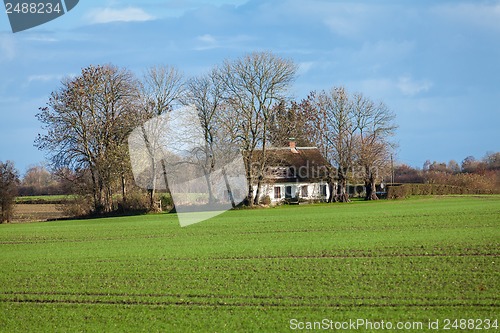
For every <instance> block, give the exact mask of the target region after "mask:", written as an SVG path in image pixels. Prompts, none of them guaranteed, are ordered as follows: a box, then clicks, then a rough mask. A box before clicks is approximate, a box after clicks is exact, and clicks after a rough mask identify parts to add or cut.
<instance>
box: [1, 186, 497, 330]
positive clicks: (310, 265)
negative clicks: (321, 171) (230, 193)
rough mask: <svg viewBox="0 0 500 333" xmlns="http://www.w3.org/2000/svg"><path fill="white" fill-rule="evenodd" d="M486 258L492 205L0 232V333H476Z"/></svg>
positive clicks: (490, 309)
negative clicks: (447, 331)
mask: <svg viewBox="0 0 500 333" xmlns="http://www.w3.org/2000/svg"><path fill="white" fill-rule="evenodd" d="M499 255H500V196H476V197H435V198H414V199H410V200H405V201H378V202H355V203H351V204H331V205H326V204H322V205H304V206H283V207H278V208H270V209H255V210H238V211H230V212H226V213H225V214H222V215H220V216H218V217H216V218H214V219H211V220H209V221H205V222H202V223H199V224H196V225H192V226H189V227H186V228H181V227H179V225H178V222H177V220H176V217H175V215H174V214H162V215H146V216H136V217H120V218H105V219H95V220H78V221H58V222H41V223H30V224H12V225H0V330H1V331H2V332H45V331H47V332H68V331H81V332H112V331H116V332H138V331H144V332H156V331H159V332H289V331H292V329H291V323H292V324H293V325H296V326H293V328H298V327H299V326H298V325H299V324H300V325H302V324H304V325H306V324H307V322H314V321H322V320H323V319H329V320H332V321H334V322H346V321H349V320H353V321H355V320H358V319H360V320H361V319H366V320H367V321H369V322H370V323H372V325H373V324H374V323H375V324H376V323H377V322H378V323H379V324H380V322H381V321H384V322H385V323H387V322H391V323H394V325H396V323H397V322H410V323H411V322H415V323H417V324H418V323H419V322H422V323H423V330H416V329H415V330H413V331H420V332H422V331H429V330H428V329H427V326H428V322H429V320H432V321H434V322H435V321H436V320H437V319H439V320H440V322H439V325H440V328H444V326H443V325H444V324H445V320H446V319H475V320H478V321H476V322H474V323H475V324H474V325H476V326H477V327H479V326H482V328H485V327H484V326H485V323H486V321H485V320H486V319H490V320H494V319H498V320H500V313H499V312H500V311H499V309H500V295H499V287H500V269H499V263H500V258H499ZM481 320H482V321H481ZM462 323H463V322H462ZM452 324H453V321H452V322H450V326H449V327H450V328H451V330H452V331H455V332H458V331H467V330H463V329H460V327H459V325H460V322H459V321H458V322H456V323H455V324H456V326H457V330H455V329H453V328H452V326H451V325H452ZM416 327H418V326H416ZM462 328H463V327H462ZM308 331H311V330H308ZM338 331H349V330H338ZM353 331H357V332H367V331H373V332H380V331H381V330H380V329H379V330H376V329H375V328H373V329H372V330H370V329H367V328H366V327H361V328H359V330H353ZM382 331H383V330H382ZM407 331H409V330H407ZM471 331H472V330H471ZM483 331H498V330H494V329H490V330H484V329H483Z"/></svg>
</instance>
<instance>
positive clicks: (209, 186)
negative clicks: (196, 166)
mask: <svg viewBox="0 0 500 333" xmlns="http://www.w3.org/2000/svg"><path fill="white" fill-rule="evenodd" d="M203 174H204V175H205V181H206V182H207V189H208V204H209V205H211V204H214V203H215V197H214V193H213V191H212V183H211V182H210V173H209V172H208V171H207V170H206V169H205V168H203Z"/></svg>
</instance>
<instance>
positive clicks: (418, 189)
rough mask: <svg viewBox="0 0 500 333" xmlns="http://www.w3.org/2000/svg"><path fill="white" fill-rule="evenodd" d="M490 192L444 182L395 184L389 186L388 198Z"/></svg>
mask: <svg viewBox="0 0 500 333" xmlns="http://www.w3.org/2000/svg"><path fill="white" fill-rule="evenodd" d="M450 194H490V193H489V192H487V191H484V190H477V189H470V188H466V187H461V186H453V185H442V184H394V185H388V186H387V198H388V199H402V198H408V197H410V196H412V195H450Z"/></svg>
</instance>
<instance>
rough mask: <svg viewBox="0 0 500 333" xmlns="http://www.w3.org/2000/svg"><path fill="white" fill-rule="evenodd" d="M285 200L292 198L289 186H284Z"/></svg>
mask: <svg viewBox="0 0 500 333" xmlns="http://www.w3.org/2000/svg"><path fill="white" fill-rule="evenodd" d="M285 198H286V199H291V198H293V196H292V187H291V186H285Z"/></svg>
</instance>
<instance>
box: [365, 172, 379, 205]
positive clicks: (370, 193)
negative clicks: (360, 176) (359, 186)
mask: <svg viewBox="0 0 500 333" xmlns="http://www.w3.org/2000/svg"><path fill="white" fill-rule="evenodd" d="M365 188H366V196H365V200H378V197H377V193H376V187H375V179H374V178H373V177H370V178H369V179H367V180H365Z"/></svg>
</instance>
